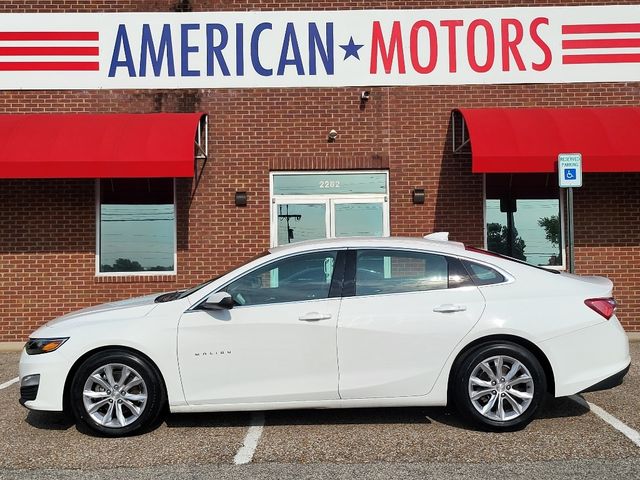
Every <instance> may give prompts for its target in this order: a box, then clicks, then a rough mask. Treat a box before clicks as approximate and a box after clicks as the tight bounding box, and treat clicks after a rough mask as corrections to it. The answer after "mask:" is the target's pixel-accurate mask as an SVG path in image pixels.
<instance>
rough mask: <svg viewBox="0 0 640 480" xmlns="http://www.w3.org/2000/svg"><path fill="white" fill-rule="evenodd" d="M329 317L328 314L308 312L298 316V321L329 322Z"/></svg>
mask: <svg viewBox="0 0 640 480" xmlns="http://www.w3.org/2000/svg"><path fill="white" fill-rule="evenodd" d="M330 318H331V315H329V314H328V313H318V312H309V313H305V314H304V315H300V316H299V317H298V320H300V321H302V322H317V321H319V320H329V319H330Z"/></svg>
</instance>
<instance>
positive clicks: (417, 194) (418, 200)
mask: <svg viewBox="0 0 640 480" xmlns="http://www.w3.org/2000/svg"><path fill="white" fill-rule="evenodd" d="M411 197H412V199H413V203H415V204H416V205H422V204H423V203H424V197H425V195H424V188H414V189H413V191H412V192H411Z"/></svg>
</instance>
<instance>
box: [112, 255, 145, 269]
mask: <svg viewBox="0 0 640 480" xmlns="http://www.w3.org/2000/svg"><path fill="white" fill-rule="evenodd" d="M143 270H144V267H143V266H142V265H140V263H138V262H136V261H135V260H130V259H128V258H118V259H117V260H116V261H115V262H113V265H102V271H103V272H141V271H143Z"/></svg>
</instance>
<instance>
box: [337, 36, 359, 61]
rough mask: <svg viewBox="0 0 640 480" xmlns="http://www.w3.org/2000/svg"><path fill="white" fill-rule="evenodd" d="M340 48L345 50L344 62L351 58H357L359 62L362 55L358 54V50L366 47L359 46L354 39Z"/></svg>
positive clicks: (351, 38) (350, 39)
mask: <svg viewBox="0 0 640 480" xmlns="http://www.w3.org/2000/svg"><path fill="white" fill-rule="evenodd" d="M339 46H340V48H342V49H343V50H344V60H346V59H347V58H349V57H356V58H357V59H358V60H360V55H359V54H358V50H360V49H361V48H362V47H364V45H358V44H357V43H356V42H354V41H353V37H350V38H349V43H347V44H346V45H339Z"/></svg>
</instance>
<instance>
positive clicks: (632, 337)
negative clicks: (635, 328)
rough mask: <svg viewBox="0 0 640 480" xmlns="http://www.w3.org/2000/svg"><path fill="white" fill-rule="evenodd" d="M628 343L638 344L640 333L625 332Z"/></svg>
mask: <svg viewBox="0 0 640 480" xmlns="http://www.w3.org/2000/svg"><path fill="white" fill-rule="evenodd" d="M627 336H628V337H629V341H630V342H640V332H627Z"/></svg>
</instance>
